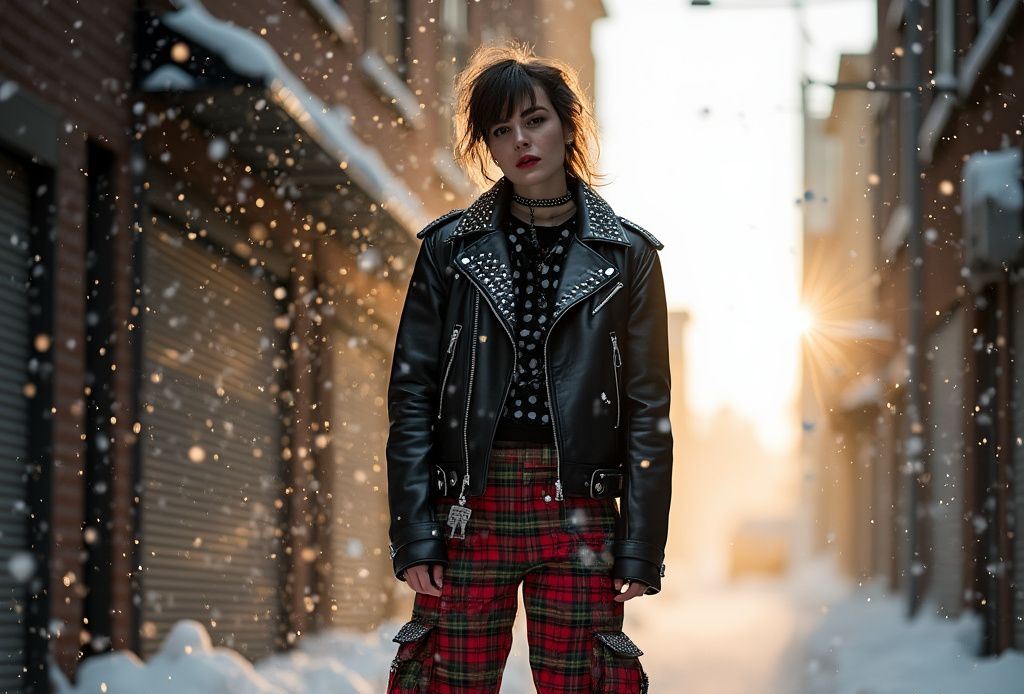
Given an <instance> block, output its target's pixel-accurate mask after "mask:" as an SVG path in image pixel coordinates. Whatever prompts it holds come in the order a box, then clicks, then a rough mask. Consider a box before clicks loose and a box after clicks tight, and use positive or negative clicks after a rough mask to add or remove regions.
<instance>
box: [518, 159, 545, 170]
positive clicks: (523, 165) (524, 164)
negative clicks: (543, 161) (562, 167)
mask: <svg viewBox="0 0 1024 694" xmlns="http://www.w3.org/2000/svg"><path fill="white" fill-rule="evenodd" d="M539 161H540V159H538V158H537V157H523V158H522V159H520V160H519V163H518V164H516V168H517V169H528V168H530V167H531V166H533V165H534V164H536V163H537V162H539Z"/></svg>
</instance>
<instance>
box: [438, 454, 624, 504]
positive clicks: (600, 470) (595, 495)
mask: <svg viewBox="0 0 1024 694" xmlns="http://www.w3.org/2000/svg"><path fill="white" fill-rule="evenodd" d="M465 472H466V467H465V465H464V464H463V463H462V462H455V461H442V462H439V463H435V464H434V470H433V475H432V477H431V484H432V486H433V494H434V496H436V497H451V498H454V497H456V496H458V493H459V485H460V482H461V480H462V475H464V474H465ZM624 487H625V477H624V475H623V470H622V468H607V467H589V466H586V465H572V464H570V465H563V466H562V491H563V493H564V494H565V495H566V496H576V497H581V496H582V497H590V498H591V499H607V498H611V497H617V496H622V492H623V489H624Z"/></svg>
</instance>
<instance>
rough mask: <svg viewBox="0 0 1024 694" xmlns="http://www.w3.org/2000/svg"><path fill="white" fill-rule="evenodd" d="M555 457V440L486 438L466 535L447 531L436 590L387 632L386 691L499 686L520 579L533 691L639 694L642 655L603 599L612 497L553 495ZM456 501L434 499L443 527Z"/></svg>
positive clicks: (608, 597)
mask: <svg viewBox="0 0 1024 694" xmlns="http://www.w3.org/2000/svg"><path fill="white" fill-rule="evenodd" d="M555 461H556V459H555V449H554V447H553V446H552V445H541V444H531V443H525V442H521V441H514V442H513V441H508V442H505V441H496V442H495V443H494V447H493V450H492V452H491V459H490V462H489V466H488V474H487V488H486V490H485V492H484V494H483V495H482V496H479V497H471V498H470V499H469V501H468V502H467V506H469V507H470V508H471V509H472V516H471V517H470V519H469V523H468V525H467V526H466V537H465V539H459V538H451V537H450V538H449V539H448V559H449V565H448V567H447V569H446V570H445V574H444V585H443V587H442V589H441V595H440V597H438V596H433V595H426V594H423V593H417V594H416V598H415V603H414V605H413V613H412V620H411V621H409V622H408V623H407V624H405V626H403V627H402V628H401V630H400V631H399V633H398V635H397V636H395V638H394V640H395V641H396V642H397V643H398V644H399V647H398V653H397V655H396V656H395V659H394V661H392V665H391V673H390V676H389V681H388V689H387V691H388V693H389V694H411V693H414V692H415V693H416V694H477V693H481V694H483V693H486V694H494V693H496V692H497V691H498V689H499V687H500V685H501V676H502V673H503V671H504V668H505V662H506V660H507V658H508V654H509V650H510V649H511V646H512V624H513V621H514V620H515V616H516V611H517V609H518V588H519V584H520V582H522V583H523V599H524V602H525V608H526V617H527V637H528V641H529V647H530V667H531V669H532V671H533V680H534V683H535V684H536V687H537V691H538V692H539V694H556V693H557V694H570V693H572V694H583V693H584V692H586V693H588V694H591V693H593V692H608V693H612V692H614V693H615V694H627V693H628V694H637V693H639V694H646V692H647V688H648V680H647V674H646V673H645V672H644V670H643V667H642V666H641V665H640V661H639V656H640V655H642V652H641V651H640V650H639V649H638V648H637V647H636V646H635V645H634V644H633V642H632V641H631V640H630V639H629V637H627V636H626V635H625V634H624V633H623V632H622V618H623V603H621V602H615V601H614V600H613V599H612V598H613V597H614V596H615V589H614V585H613V583H612V578H611V567H612V557H611V553H610V551H609V550H610V547H611V541H612V538H613V535H614V532H615V522H616V518H617V514H618V510H617V508H616V506H615V501H614V500H613V499H588V498H571V497H566V498H565V500H564V502H558V501H555V498H554V497H555V485H554V482H555ZM454 503H456V500H455V499H452V498H444V499H439V500H438V501H437V502H436V504H435V513H436V514H437V519H438V521H439V522H440V524H441V527H442V528H445V529H446V531H447V530H448V528H447V519H448V509H449V508H450V507H451V506H452V504H454ZM563 503H564V506H563Z"/></svg>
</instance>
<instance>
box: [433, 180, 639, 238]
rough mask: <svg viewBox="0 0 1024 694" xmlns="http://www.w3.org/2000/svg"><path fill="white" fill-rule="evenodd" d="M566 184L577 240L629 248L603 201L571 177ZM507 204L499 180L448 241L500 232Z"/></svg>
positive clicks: (508, 193)
mask: <svg viewBox="0 0 1024 694" xmlns="http://www.w3.org/2000/svg"><path fill="white" fill-rule="evenodd" d="M568 183H569V187H570V189H571V190H572V191H573V194H574V197H575V199H576V209H577V211H578V213H579V219H578V224H577V226H576V235H577V236H579V238H580V239H582V240H584V241H591V240H595V241H607V242H609V243H619V244H622V245H624V246H630V245H632V244H631V243H630V241H629V237H628V236H627V235H626V233H625V232H624V231H623V229H622V225H621V224H620V223H619V218H618V216H616V214H615V212H614V211H613V210H612V208H611V206H610V205H609V204H608V203H607V202H605V200H604V198H602V197H601V196H600V195H598V194H597V193H596V192H595V191H594V189H593V188H591V187H590V186H589V185H587V183H586V182H584V181H582V180H580V179H578V178H575V177H574V176H569V177H568ZM511 200H512V182H511V181H509V180H508V178H506V177H505V176H502V177H501V178H500V179H498V181H497V182H496V183H495V184H494V185H493V186H491V187H490V189H488V190H487V191H486V192H484V193H483V194H481V195H480V197H478V198H477V199H476V200H475V201H473V204H471V205H470V206H469V207H468V208H467V209H466V211H465V213H464V214H463V215H462V217H461V218H460V219H459V223H458V224H457V225H456V227H455V229H454V231H452V233H451V234H450V235H449V236H448V241H449V242H451V241H452V240H453V239H455V238H459V237H463V236H468V235H470V234H473V233H476V232H478V231H496V230H498V229H503V228H504V224H505V222H506V221H507V219H508V215H509V207H510V205H511Z"/></svg>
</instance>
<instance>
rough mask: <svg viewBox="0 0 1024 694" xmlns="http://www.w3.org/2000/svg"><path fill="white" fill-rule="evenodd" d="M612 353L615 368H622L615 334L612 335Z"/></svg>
mask: <svg viewBox="0 0 1024 694" xmlns="http://www.w3.org/2000/svg"><path fill="white" fill-rule="evenodd" d="M612 353H613V354H614V358H613V363H614V364H615V366H622V355H621V354H619V338H618V337H616V335H615V333H612Z"/></svg>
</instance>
